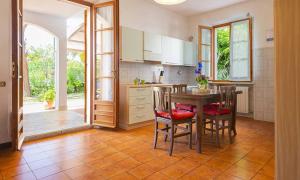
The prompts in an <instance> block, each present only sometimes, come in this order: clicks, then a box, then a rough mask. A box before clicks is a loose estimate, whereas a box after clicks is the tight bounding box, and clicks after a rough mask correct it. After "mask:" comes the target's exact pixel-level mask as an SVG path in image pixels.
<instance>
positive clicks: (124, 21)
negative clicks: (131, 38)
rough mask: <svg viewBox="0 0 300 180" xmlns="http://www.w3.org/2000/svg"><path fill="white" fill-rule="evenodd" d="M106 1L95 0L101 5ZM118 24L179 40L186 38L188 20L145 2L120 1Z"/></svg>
mask: <svg viewBox="0 0 300 180" xmlns="http://www.w3.org/2000/svg"><path fill="white" fill-rule="evenodd" d="M106 1H108V0H96V1H95V2H96V4H97V3H103V2H106ZM120 24H121V26H127V27H131V28H134V29H138V30H142V31H147V32H152V33H158V34H162V35H167V36H171V37H177V38H180V39H184V40H185V39H187V38H188V32H189V31H188V28H187V27H188V18H187V17H184V16H181V15H179V14H176V13H174V12H172V11H170V10H167V9H164V8H161V7H158V6H156V5H155V4H152V3H151V2H148V1H145V0H120Z"/></svg>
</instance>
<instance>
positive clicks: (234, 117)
mask: <svg viewBox="0 0 300 180" xmlns="http://www.w3.org/2000/svg"><path fill="white" fill-rule="evenodd" d="M236 113H237V94H235V97H234V111H233V120H232V131H233V133H234V135H235V136H236V135H237V133H236Z"/></svg>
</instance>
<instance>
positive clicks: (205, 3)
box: [146, 0, 250, 16]
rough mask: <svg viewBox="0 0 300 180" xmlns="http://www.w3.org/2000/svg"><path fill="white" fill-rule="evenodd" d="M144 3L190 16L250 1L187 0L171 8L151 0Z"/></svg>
mask: <svg viewBox="0 0 300 180" xmlns="http://www.w3.org/2000/svg"><path fill="white" fill-rule="evenodd" d="M146 1H149V2H151V3H153V4H156V5H157V6H160V7H164V8H167V9H169V10H171V11H174V12H176V13H179V14H182V15H184V16H191V15H195V14H200V13H204V12H207V11H212V10H216V9H219V8H223V7H226V6H230V5H233V4H237V3H240V2H244V1H250V0H187V1H186V2H184V3H182V4H178V5H172V6H168V5H159V4H157V3H155V2H154V1H153V0H146Z"/></svg>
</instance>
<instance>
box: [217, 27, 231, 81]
mask: <svg viewBox="0 0 300 180" xmlns="http://www.w3.org/2000/svg"><path fill="white" fill-rule="evenodd" d="M217 58H218V63H217V68H218V70H217V79H218V80H228V79H229V78H230V30H229V27H224V28H219V29H217Z"/></svg>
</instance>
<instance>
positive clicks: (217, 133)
mask: <svg viewBox="0 0 300 180" xmlns="http://www.w3.org/2000/svg"><path fill="white" fill-rule="evenodd" d="M219 126H220V124H219V120H216V143H217V146H218V147H219V148H220V147H221V146H220V139H219V138H220V137H219V130H220V127H219Z"/></svg>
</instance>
